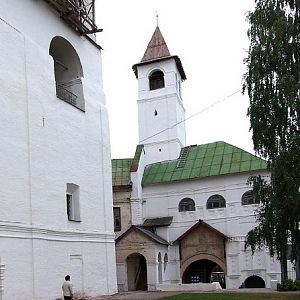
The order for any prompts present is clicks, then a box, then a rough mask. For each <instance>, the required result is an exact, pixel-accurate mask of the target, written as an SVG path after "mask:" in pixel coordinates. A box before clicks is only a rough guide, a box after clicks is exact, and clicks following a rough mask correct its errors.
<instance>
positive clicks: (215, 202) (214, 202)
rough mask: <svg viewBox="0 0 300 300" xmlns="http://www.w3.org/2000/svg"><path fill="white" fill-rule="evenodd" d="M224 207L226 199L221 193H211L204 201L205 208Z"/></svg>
mask: <svg viewBox="0 0 300 300" xmlns="http://www.w3.org/2000/svg"><path fill="white" fill-rule="evenodd" d="M222 207H226V201H225V199H224V198H223V197H222V196H221V195H213V196H211V197H209V198H208V200H207V203H206V208H207V209H214V208H222Z"/></svg>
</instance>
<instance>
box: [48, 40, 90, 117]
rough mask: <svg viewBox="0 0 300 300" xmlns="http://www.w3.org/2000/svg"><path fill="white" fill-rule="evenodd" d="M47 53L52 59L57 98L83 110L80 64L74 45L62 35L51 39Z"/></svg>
mask: <svg viewBox="0 0 300 300" xmlns="http://www.w3.org/2000/svg"><path fill="white" fill-rule="evenodd" d="M49 54H50V55H51V56H52V57H53V61H54V75H55V83H56V96H57V98H59V99H61V100H63V101H65V102H68V103H69V104H71V105H73V106H75V107H77V108H78V109H80V110H82V111H84V110H85V104H84V98H83V88H82V82H81V78H82V77H83V72H82V66H81V63H80V59H79V56H78V54H77V52H76V50H75V49H74V47H73V46H72V45H71V44H70V43H69V42H68V41H67V40H66V39H64V38H63V37H60V36H56V37H54V38H53V39H52V41H51V44H50V48H49Z"/></svg>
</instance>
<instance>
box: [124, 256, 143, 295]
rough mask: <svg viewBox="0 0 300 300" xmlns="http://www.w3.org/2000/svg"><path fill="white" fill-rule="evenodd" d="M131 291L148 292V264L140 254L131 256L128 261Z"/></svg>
mask: <svg viewBox="0 0 300 300" xmlns="http://www.w3.org/2000/svg"><path fill="white" fill-rule="evenodd" d="M126 265H127V280H128V290H129V291H146V290H147V262H146V258H145V257H144V256H143V255H142V254H139V253H133V254H130V255H129V256H128V257H127V259H126Z"/></svg>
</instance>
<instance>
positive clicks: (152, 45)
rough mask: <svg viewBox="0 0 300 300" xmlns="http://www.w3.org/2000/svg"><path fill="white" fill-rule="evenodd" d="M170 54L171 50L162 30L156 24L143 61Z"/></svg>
mask: <svg viewBox="0 0 300 300" xmlns="http://www.w3.org/2000/svg"><path fill="white" fill-rule="evenodd" d="M168 56H171V54H170V51H169V49H168V46H167V44H166V42H165V40H164V38H163V36H162V34H161V32H160V29H159V27H158V26H156V28H155V31H154V33H153V35H152V38H151V40H150V42H149V44H148V47H147V49H146V52H145V54H144V56H143V58H142V60H141V62H145V61H148V60H153V59H158V58H163V57H168Z"/></svg>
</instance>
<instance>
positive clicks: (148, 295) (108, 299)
mask: <svg viewBox="0 0 300 300" xmlns="http://www.w3.org/2000/svg"><path fill="white" fill-rule="evenodd" d="M180 293H205V292H200V291H198V292H197V291H190V292H188V291H184V292H142V291H137V292H123V293H118V294H115V295H112V296H99V297H93V298H88V299H87V300H154V299H160V298H162V297H167V296H172V295H178V294H180ZM206 293H207V292H206ZM210 293H278V292H277V291H274V290H271V289H238V290H221V291H215V292H210ZM288 293H292V294H299V299H300V291H299V292H285V294H288Z"/></svg>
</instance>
